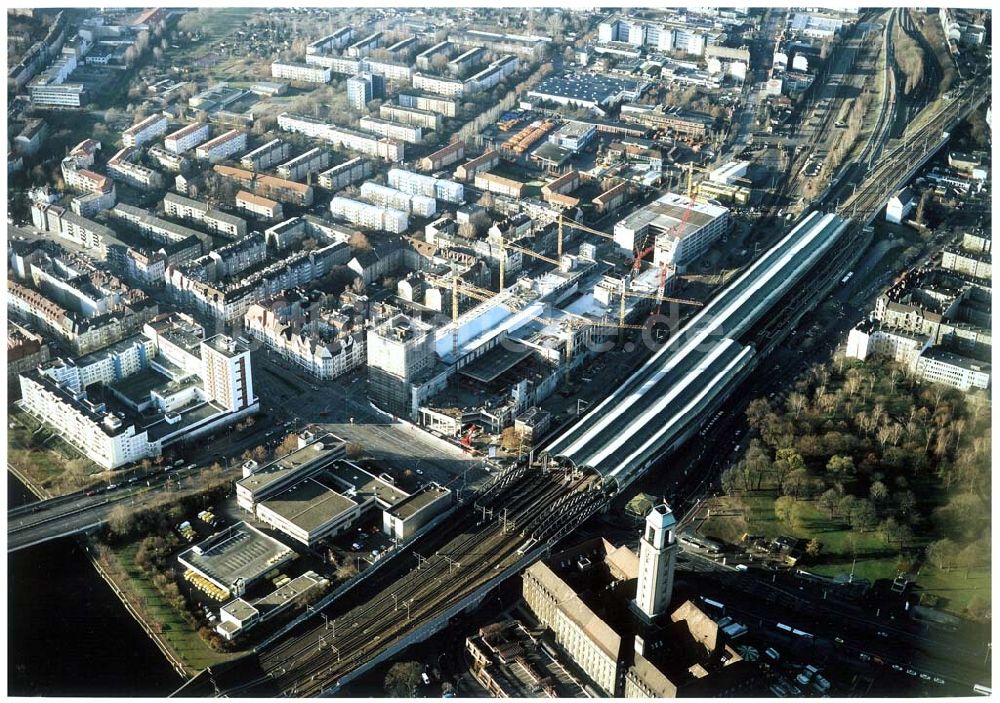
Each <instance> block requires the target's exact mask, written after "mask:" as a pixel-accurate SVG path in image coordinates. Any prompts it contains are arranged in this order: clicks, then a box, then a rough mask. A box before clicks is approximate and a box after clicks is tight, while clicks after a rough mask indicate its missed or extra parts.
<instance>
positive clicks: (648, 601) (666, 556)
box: [635, 505, 678, 620]
mask: <svg viewBox="0 0 1000 703" xmlns="http://www.w3.org/2000/svg"><path fill="white" fill-rule="evenodd" d="M676 527H677V519H676V518H675V517H674V515H673V513H672V512H671V511H670V508H668V507H667V506H666V505H657V506H656V507H654V508H653V509H652V510H650V511H649V515H647V516H646V527H645V531H644V532H643V535H642V539H641V540H640V541H639V582H638V584H637V586H636V594H635V604H636V607H637V608H638V610H639V612H640V613H641V614H642V615H643V616H644V617H645V618H646V619H647V620H654V619H655V618H657V617H659V616H660V615H662V614H663V613H665V612H667V609H668V608H669V607H670V598H671V596H672V595H673V591H674V567H675V565H676V561H677V548H678V545H677V536H676V534H675V533H674V531H675V529H676Z"/></svg>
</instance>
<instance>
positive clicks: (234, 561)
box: [177, 522, 296, 597]
mask: <svg viewBox="0 0 1000 703" xmlns="http://www.w3.org/2000/svg"><path fill="white" fill-rule="evenodd" d="M295 557H296V554H295V552H293V551H292V550H291V549H289V548H288V547H286V546H285V545H283V544H282V543H281V542H279V541H278V540H276V539H274V538H273V537H268V536H267V535H265V534H264V533H263V532H261V531H260V530H258V529H257V528H256V527H253V526H252V525H249V524H248V523H246V522H239V523H236V524H235V525H233V526H231V527H227V528H226V529H225V530H223V531H222V532H218V533H216V534H214V535H212V536H211V537H209V538H208V539H205V540H202V541H201V542H199V543H198V544H196V545H194V546H193V547H191V548H190V549H188V550H185V551H183V552H181V553H180V554H179V555H178V556H177V561H179V562H180V563H181V564H182V565H183V566H184V567H186V568H188V569H190V570H191V571H193V572H194V573H195V574H197V575H198V576H199V577H200V578H203V579H205V580H206V581H208V582H209V583H210V584H212V585H213V586H215V587H216V588H217V589H219V590H220V591H221V592H222V593H223V594H224V597H231V596H237V597H238V596H242V595H243V594H244V593H246V590H247V588H249V587H250V586H252V585H254V584H255V583H257V582H258V581H260V580H262V579H263V578H264V576H265V575H266V574H268V573H270V572H272V571H274V570H275V569H278V568H280V567H282V566H284V565H285V564H287V563H288V562H290V561H292V560H293V559H295Z"/></svg>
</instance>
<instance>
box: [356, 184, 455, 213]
mask: <svg viewBox="0 0 1000 703" xmlns="http://www.w3.org/2000/svg"><path fill="white" fill-rule="evenodd" d="M361 197H362V198H364V199H365V200H368V201H369V202H371V203H374V204H375V205H378V206H380V207H384V208H392V209H395V210H402V211H403V212H407V213H409V214H411V215H418V216H420V217H430V216H431V215H433V214H434V213H435V212H436V210H437V203H436V202H435V201H434V198H428V197H427V196H425V195H409V194H407V193H404V192H402V191H399V190H396V189H395V188H389V187H387V186H383V185H378V184H377V183H372V182H370V181H369V182H367V183H363V184H362V185H361Z"/></svg>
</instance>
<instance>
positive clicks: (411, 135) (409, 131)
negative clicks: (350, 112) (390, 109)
mask: <svg viewBox="0 0 1000 703" xmlns="http://www.w3.org/2000/svg"><path fill="white" fill-rule="evenodd" d="M358 126H360V127H361V129H363V130H365V131H368V132H373V133H375V134H378V135H379V136H382V137H388V138H390V139H398V140H399V141H401V142H407V143H409V144H419V143H420V142H422V141H423V138H424V133H423V129H421V128H420V127H414V126H411V125H406V124H400V123H399V122H390V121H389V120H383V119H380V118H378V117H362V118H361V119H360V120H359V121H358Z"/></svg>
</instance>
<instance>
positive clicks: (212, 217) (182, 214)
mask: <svg viewBox="0 0 1000 703" xmlns="http://www.w3.org/2000/svg"><path fill="white" fill-rule="evenodd" d="M163 211H164V212H165V213H166V214H167V215H169V216H170V217H177V218H180V219H182V220H189V221H191V222H200V223H202V224H203V225H205V228H206V229H208V230H209V231H211V232H218V233H220V234H224V235H226V236H229V237H242V236H244V235H245V234H246V233H247V223H246V220H244V219H243V218H240V217H236V216H235V215H230V214H228V213H225V212H222V211H221V210H216V209H215V208H212V207H209V205H208V204H207V203H203V202H201V201H199V200H193V199H192V198H186V197H184V196H183V195H177V193H167V194H166V195H165V196H164V197H163Z"/></svg>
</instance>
